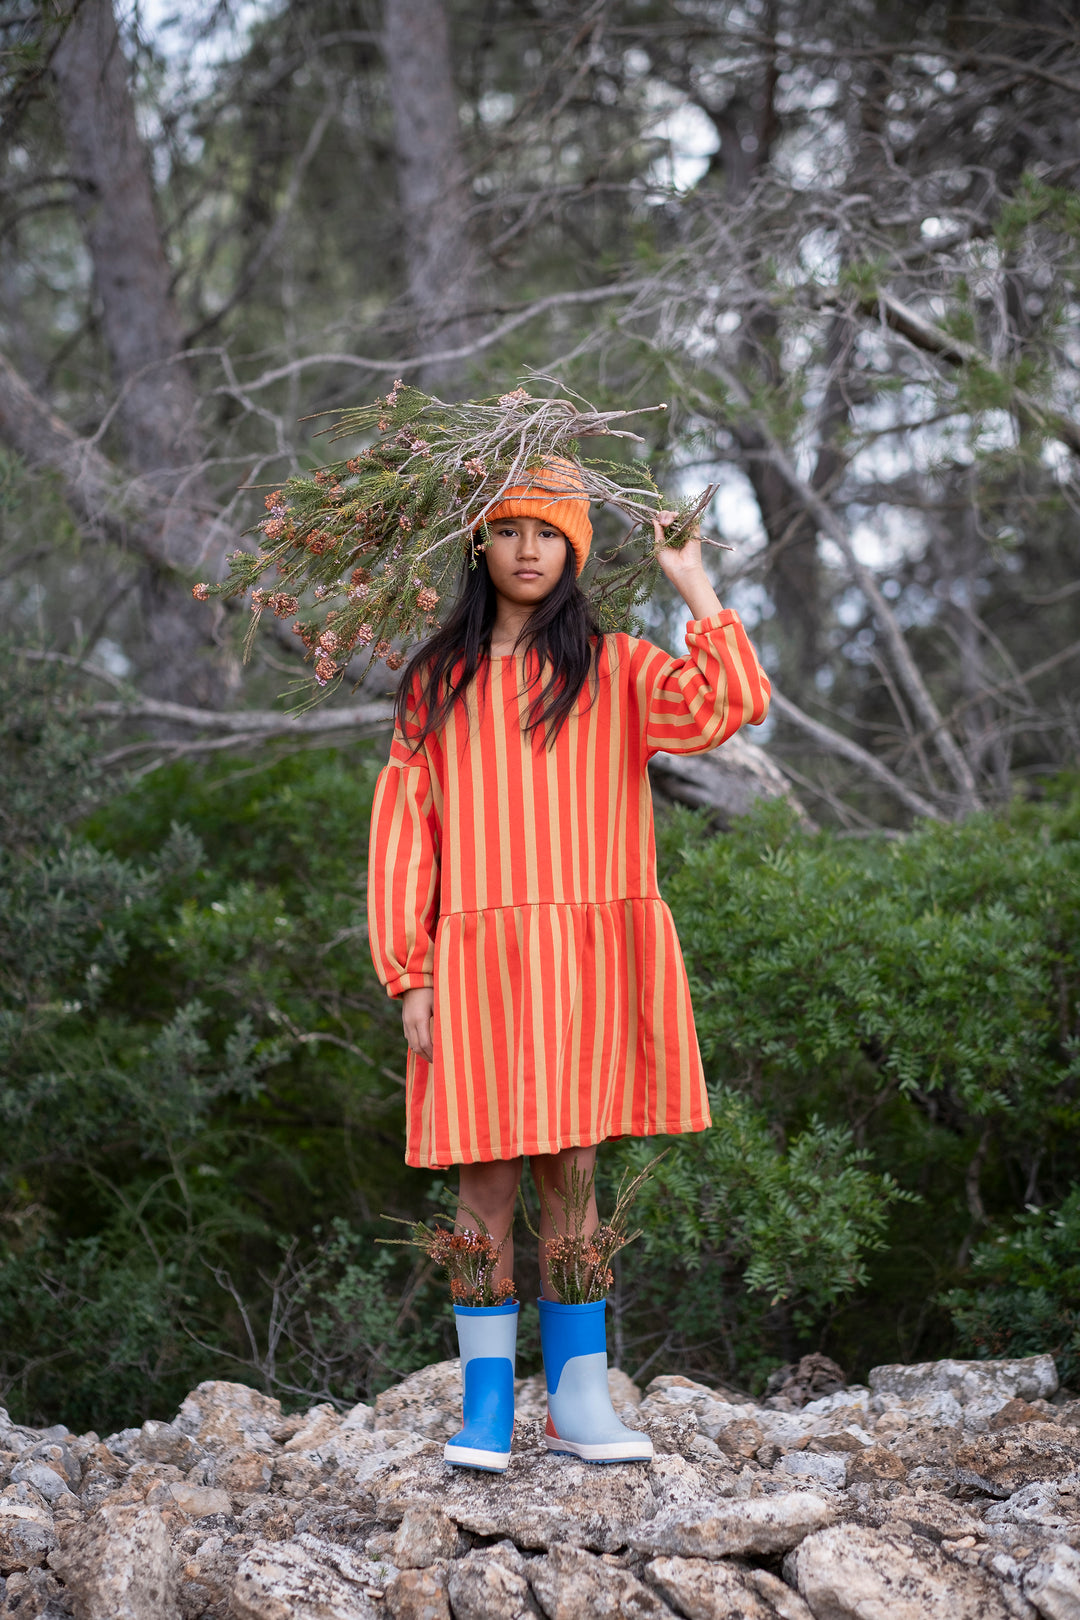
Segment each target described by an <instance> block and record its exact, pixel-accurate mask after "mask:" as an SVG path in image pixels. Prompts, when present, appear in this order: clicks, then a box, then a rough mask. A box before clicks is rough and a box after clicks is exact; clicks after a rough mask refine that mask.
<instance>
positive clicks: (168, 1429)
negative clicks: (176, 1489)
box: [135, 1418, 203, 1469]
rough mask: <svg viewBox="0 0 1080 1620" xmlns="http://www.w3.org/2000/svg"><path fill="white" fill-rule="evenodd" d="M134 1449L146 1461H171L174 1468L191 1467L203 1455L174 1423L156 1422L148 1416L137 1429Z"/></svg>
mask: <svg viewBox="0 0 1080 1620" xmlns="http://www.w3.org/2000/svg"><path fill="white" fill-rule="evenodd" d="M135 1449H136V1450H137V1451H138V1453H139V1456H140V1457H145V1458H146V1460H147V1462H156V1463H171V1464H172V1465H173V1466H174V1467H176V1468H183V1469H187V1468H192V1467H193V1466H194V1465H195V1463H197V1462H198V1461H199V1459H200V1458H201V1457H202V1455H203V1449H202V1447H201V1446H200V1445H199V1444H198V1443H197V1442H196V1441H194V1440H193V1439H192V1438H191V1436H190V1435H189V1434H185V1433H184V1431H183V1430H182V1429H178V1428H177V1427H176V1425H175V1423H158V1422H157V1421H156V1420H155V1419H154V1418H148V1419H147V1421H146V1422H145V1423H144V1424H143V1426H142V1428H141V1429H140V1431H139V1437H138V1439H137V1440H136V1441H135Z"/></svg>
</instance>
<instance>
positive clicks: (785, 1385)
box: [766, 1351, 847, 1412]
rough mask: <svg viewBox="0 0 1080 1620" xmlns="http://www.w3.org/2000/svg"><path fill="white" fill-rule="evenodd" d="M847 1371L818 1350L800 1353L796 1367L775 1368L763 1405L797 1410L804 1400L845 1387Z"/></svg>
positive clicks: (782, 1409)
mask: <svg viewBox="0 0 1080 1620" xmlns="http://www.w3.org/2000/svg"><path fill="white" fill-rule="evenodd" d="M846 1387H847V1374H846V1373H845V1372H844V1369H843V1368H842V1367H838V1366H837V1364H836V1362H835V1361H832V1360H831V1359H830V1358H829V1357H828V1356H823V1355H822V1354H821V1353H820V1351H813V1352H812V1353H811V1354H810V1355H808V1356H803V1357H802V1359H801V1360H800V1361H799V1362H798V1364H797V1365H796V1366H793V1367H778V1368H777V1370H776V1371H775V1372H774V1373H773V1374H772V1375H771V1377H770V1378H769V1382H768V1384H767V1385H766V1396H767V1400H766V1405H768V1406H773V1407H775V1408H776V1409H777V1410H779V1411H782V1412H783V1411H788V1412H791V1411H797V1410H798V1409H799V1408H800V1407H802V1406H805V1405H806V1404H807V1402H808V1401H814V1400H816V1399H817V1398H818V1397H819V1396H822V1395H833V1394H835V1393H836V1392H837V1391H839V1390H843V1389H846Z"/></svg>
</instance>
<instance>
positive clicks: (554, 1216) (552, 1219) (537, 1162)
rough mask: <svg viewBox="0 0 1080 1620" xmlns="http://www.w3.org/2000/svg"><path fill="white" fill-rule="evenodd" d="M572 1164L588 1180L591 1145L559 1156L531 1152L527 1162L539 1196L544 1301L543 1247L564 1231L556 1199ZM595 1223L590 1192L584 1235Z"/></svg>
mask: <svg viewBox="0 0 1080 1620" xmlns="http://www.w3.org/2000/svg"><path fill="white" fill-rule="evenodd" d="M572 1164H576V1165H577V1167H578V1169H579V1170H580V1171H581V1174H582V1175H583V1176H584V1177H585V1179H586V1180H588V1178H589V1177H590V1176H591V1175H592V1173H593V1169H594V1167H595V1165H596V1147H595V1144H594V1145H593V1146H591V1147H574V1148H564V1149H563V1151H562V1152H561V1153H534V1154H533V1156H532V1158H531V1159H530V1160H529V1168H530V1169H531V1171H532V1174H533V1180H534V1181H535V1183H536V1190H537V1192H538V1193H539V1195H540V1280H541V1283H542V1285H543V1290H544V1298H545V1299H551V1298H552V1297H553V1296H552V1293H551V1278H550V1276H549V1274H548V1264H547V1255H546V1253H545V1245H546V1243H547V1241H548V1239H549V1238H553V1237H555V1236H556V1235H561V1234H562V1233H563V1232H565V1230H566V1216H565V1212H564V1210H563V1205H562V1199H561V1198H560V1197H559V1189H560V1188H561V1187H562V1186H563V1185H564V1177H565V1176H566V1173H567V1171H568V1170H569V1168H570V1166H571V1165H572ZM549 1206H550V1208H549ZM599 1224H600V1218H599V1216H598V1215H597V1213H596V1198H595V1196H594V1194H592V1193H590V1195H589V1208H588V1212H587V1214H586V1217H585V1233H586V1236H587V1237H591V1236H592V1234H593V1233H594V1232H595V1231H596V1228H597V1227H598V1226H599Z"/></svg>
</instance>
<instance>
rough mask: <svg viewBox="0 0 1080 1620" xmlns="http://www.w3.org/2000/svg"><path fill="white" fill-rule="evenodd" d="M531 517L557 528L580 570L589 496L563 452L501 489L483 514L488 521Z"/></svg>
mask: <svg viewBox="0 0 1080 1620" xmlns="http://www.w3.org/2000/svg"><path fill="white" fill-rule="evenodd" d="M515 517H534V518H540V519H541V521H543V522H546V523H550V524H551V526H552V528H555V529H561V530H562V532H563V534H565V536H566V538H567V539H568V540H569V542H570V544H571V546H572V547H573V550H574V557H575V559H576V567H575V570H574V572H575V573H577V574H580V573H581V570H582V569H583V568H584V566H585V559H586V558H587V557H588V555H589V547H590V546H591V545H592V524H591V523H590V522H589V500H588V496H587V495H586V494H585V492H584V489H583V487H582V482H581V472H580V469H579V468H578V467H576V466H575V465H574V463H573V462H572V461H568V460H567V459H566V458H565V457H564V456H552V457H551V458H550V459H549V460H548V461H545V462H544V464H543V466H542V467H538V468H537V469H536V471H535V472H533V473H530V474H529V482H528V483H527V484H514V485H513V486H512V487H511V488H510V489H508V490H505V491H504V492H503V495H502V498H501V500H499V501H498V502H497V503H496V504H495V505H494V506H493V507H492V508H491V511H490V512H488V513H487V514H486V519H487V522H488V523H489V524H493V523H497V522H498V521H499V519H500V518H515Z"/></svg>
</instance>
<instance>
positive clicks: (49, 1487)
mask: <svg viewBox="0 0 1080 1620" xmlns="http://www.w3.org/2000/svg"><path fill="white" fill-rule="evenodd" d="M11 1483H12V1484H13V1485H19V1484H23V1483H25V1484H27V1485H32V1486H33V1487H34V1489H35V1491H37V1492H38V1494H39V1495H40V1496H43V1497H44V1498H45V1500H46V1502H48V1503H50V1505H51V1504H52V1503H53V1502H55V1501H56V1499H57V1497H58V1496H64V1495H66V1494H67V1488H68V1484H67V1480H66V1479H65V1478H64V1476H63V1475H62V1474H58V1473H57V1472H56V1470H55V1469H54V1468H50V1467H49V1466H48V1465H47V1464H46V1463H43V1462H36V1461H34V1460H33V1459H30V1458H28V1459H27V1461H26V1462H19V1463H16V1464H15V1467H14V1468H13V1469H12V1470H11Z"/></svg>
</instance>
